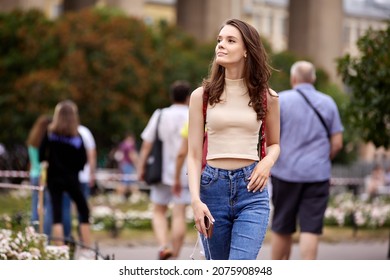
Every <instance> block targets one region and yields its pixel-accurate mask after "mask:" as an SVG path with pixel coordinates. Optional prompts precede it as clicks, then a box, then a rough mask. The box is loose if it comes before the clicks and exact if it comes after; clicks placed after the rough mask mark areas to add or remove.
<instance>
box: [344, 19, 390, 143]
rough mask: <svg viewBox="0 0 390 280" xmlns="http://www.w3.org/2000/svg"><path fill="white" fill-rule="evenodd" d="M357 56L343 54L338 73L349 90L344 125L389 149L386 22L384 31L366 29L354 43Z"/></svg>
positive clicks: (389, 72)
mask: <svg viewBox="0 0 390 280" xmlns="http://www.w3.org/2000/svg"><path fill="white" fill-rule="evenodd" d="M357 46H358V49H359V51H360V56H359V57H351V55H350V54H346V55H345V56H343V57H342V58H340V59H339V60H338V72H339V73H340V74H341V76H342V79H343V81H344V83H345V84H346V85H347V86H348V87H349V92H350V105H349V107H348V125H350V126H351V127H353V128H354V129H355V130H356V131H357V132H358V133H359V134H360V136H361V138H362V139H363V140H365V141H367V142H368V141H371V142H373V143H374V145H375V146H377V147H380V146H383V147H385V148H389V147H390V110H389V105H390V94H389V92H390V52H389V46H390V21H389V22H388V24H387V29H385V30H376V31H374V30H372V29H369V30H368V31H367V32H366V33H365V35H364V36H362V37H361V38H360V39H359V40H358V42H357Z"/></svg>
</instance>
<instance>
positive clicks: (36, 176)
mask: <svg viewBox="0 0 390 280" xmlns="http://www.w3.org/2000/svg"><path fill="white" fill-rule="evenodd" d="M51 120H52V117H51V116H50V115H47V114H43V115H40V116H39V117H38V118H37V119H36V120H35V122H34V124H33V126H32V128H31V130H30V132H29V134H28V137H27V141H26V145H27V150H28V158H29V176H30V184H31V185H33V186H39V183H40V177H41V163H40V160H39V146H40V145H41V142H42V140H43V138H44V136H45V134H46V133H47V128H48V126H49V124H50V122H51ZM38 197H39V191H38V190H33V191H32V197H31V224H32V225H33V226H34V227H35V230H37V231H38V225H39V215H38ZM44 197H45V199H44V204H47V203H48V200H47V196H46V195H45V196H44ZM45 208H46V207H45ZM49 226H50V225H49ZM48 231H49V230H48V225H46V226H44V232H45V233H46V234H47V233H48Z"/></svg>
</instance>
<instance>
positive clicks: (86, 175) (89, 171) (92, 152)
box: [45, 125, 96, 241]
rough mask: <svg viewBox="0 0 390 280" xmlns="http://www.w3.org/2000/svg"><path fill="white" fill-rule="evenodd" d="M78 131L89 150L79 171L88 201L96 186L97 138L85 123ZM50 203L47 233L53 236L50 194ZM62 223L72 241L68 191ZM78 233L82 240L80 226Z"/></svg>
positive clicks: (47, 206) (46, 222)
mask: <svg viewBox="0 0 390 280" xmlns="http://www.w3.org/2000/svg"><path fill="white" fill-rule="evenodd" d="M77 130H78V133H79V134H80V136H81V138H82V139H83V143H84V146H85V150H86V152H87V162H86V164H85V165H84V168H83V170H81V171H80V172H79V182H80V188H81V191H82V192H83V194H84V197H85V199H86V200H87V201H88V200H89V197H90V194H91V189H92V188H93V187H94V186H95V172H96V143H95V138H94V137H93V134H92V132H91V131H90V130H89V128H87V127H86V126H84V125H79V126H78V128H77ZM46 199H48V200H49V203H46V204H45V207H46V215H45V225H50V226H46V228H48V229H47V230H46V231H45V233H46V234H47V235H49V236H51V226H52V224H53V214H52V207H51V202H50V200H51V199H50V195H47V198H46ZM78 221H79V225H80V223H81V216H80V215H78ZM62 224H63V226H64V236H65V239H66V240H67V241H71V240H72V239H73V237H72V201H71V198H70V197H69V195H68V193H66V192H64V193H63V197H62ZM78 234H79V237H80V239H81V240H82V236H81V232H80V228H79V226H78Z"/></svg>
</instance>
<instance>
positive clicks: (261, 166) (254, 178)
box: [247, 157, 273, 192]
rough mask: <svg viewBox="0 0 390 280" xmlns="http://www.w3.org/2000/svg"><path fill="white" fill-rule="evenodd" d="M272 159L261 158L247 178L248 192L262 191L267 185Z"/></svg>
mask: <svg viewBox="0 0 390 280" xmlns="http://www.w3.org/2000/svg"><path fill="white" fill-rule="evenodd" d="M272 166H273V161H272V160H271V159H270V158H267V157H265V158H263V159H262V160H261V161H260V162H259V163H258V164H257V165H256V167H255V169H254V170H253V172H252V174H251V176H250V177H249V178H248V179H249V183H248V186H247V188H248V192H257V191H263V190H264V188H265V187H266V185H267V182H268V178H269V176H270V174H271V168H272Z"/></svg>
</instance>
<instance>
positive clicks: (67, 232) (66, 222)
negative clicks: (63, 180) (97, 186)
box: [44, 183, 91, 239]
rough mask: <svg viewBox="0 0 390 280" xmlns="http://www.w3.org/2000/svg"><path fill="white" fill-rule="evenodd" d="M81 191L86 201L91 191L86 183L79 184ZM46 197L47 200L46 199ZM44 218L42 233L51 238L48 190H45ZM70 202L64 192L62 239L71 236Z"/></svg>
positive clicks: (51, 212) (51, 218)
mask: <svg viewBox="0 0 390 280" xmlns="http://www.w3.org/2000/svg"><path fill="white" fill-rule="evenodd" d="M80 187H81V190H82V192H83V194H84V196H85V198H86V199H87V200H88V198H89V196H90V193H91V190H90V187H89V185H88V183H80ZM46 196H47V199H46ZM45 201H47V203H46V202H45V218H44V232H45V234H46V235H48V236H51V227H52V225H53V210H52V209H53V208H52V205H51V199H50V194H49V191H48V189H46V190H45ZM71 207H72V201H71V199H70V197H69V195H68V194H67V193H66V192H65V193H64V194H63V196H62V225H63V227H64V237H65V238H66V239H69V238H70V237H71V235H72V208H71Z"/></svg>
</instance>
